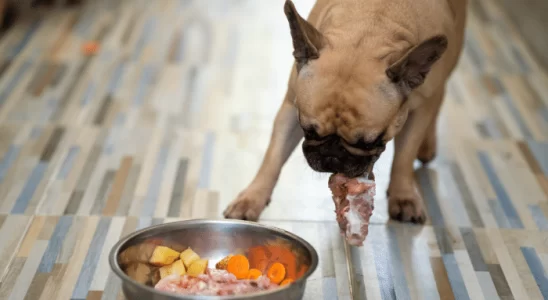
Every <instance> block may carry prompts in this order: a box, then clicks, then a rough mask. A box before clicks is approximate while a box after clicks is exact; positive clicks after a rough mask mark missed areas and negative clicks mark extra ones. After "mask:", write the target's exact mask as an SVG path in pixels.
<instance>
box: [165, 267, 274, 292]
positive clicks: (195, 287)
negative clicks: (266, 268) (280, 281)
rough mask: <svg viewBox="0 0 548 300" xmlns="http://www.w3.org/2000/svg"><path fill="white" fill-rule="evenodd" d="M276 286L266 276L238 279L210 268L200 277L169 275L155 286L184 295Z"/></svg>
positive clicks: (248, 290)
mask: <svg viewBox="0 0 548 300" xmlns="http://www.w3.org/2000/svg"><path fill="white" fill-rule="evenodd" d="M276 287H278V285H277V284H273V283H271V282H270V280H269V279H268V277H266V276H261V277H259V278H257V279H256V280H238V279H236V276H234V275H233V274H231V273H228V272H227V271H225V270H216V269H208V270H207V273H206V274H202V275H199V276H198V277H191V276H188V275H183V276H181V275H176V274H174V275H169V276H167V277H164V278H163V279H162V280H160V282H158V284H156V286H155V287H154V288H155V289H157V290H160V291H165V292H172V293H177V294H183V295H202V296H227V295H243V294H249V293H253V292H260V291H265V290H271V289H274V288H276Z"/></svg>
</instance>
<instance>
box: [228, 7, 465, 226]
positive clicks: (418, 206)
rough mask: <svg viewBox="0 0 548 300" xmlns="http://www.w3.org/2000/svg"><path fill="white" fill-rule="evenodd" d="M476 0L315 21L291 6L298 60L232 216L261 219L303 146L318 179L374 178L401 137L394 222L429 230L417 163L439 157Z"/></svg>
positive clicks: (333, 11) (329, 15) (392, 193)
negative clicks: (441, 119) (450, 83)
mask: <svg viewBox="0 0 548 300" xmlns="http://www.w3.org/2000/svg"><path fill="white" fill-rule="evenodd" d="M466 9H467V0H391V1H385V0H317V2H316V4H315V5H314V7H313V8H312V11H311V12H310V15H309V17H308V19H307V20H305V19H304V18H303V17H301V16H300V15H299V13H298V12H297V10H296V8H295V6H294V4H293V3H292V2H291V1H290V0H287V1H286V2H285V6H284V11H285V15H286V17H287V20H288V22H289V28H290V32H291V37H292V40H293V50H294V51H293V56H294V58H295V63H294V65H293V67H292V69H291V74H290V77H289V83H288V88H287V92H286V95H285V99H284V101H283V102H282V105H281V108H280V109H279V111H278V113H277V116H276V119H275V121H274V127H273V128H274V129H273V132H272V136H271V140H270V144H269V147H268V150H267V152H266V154H265V157H264V160H263V163H262V165H261V167H260V169H259V170H258V172H257V174H256V176H255V178H254V180H253V181H252V182H251V183H250V184H249V186H248V187H247V188H246V189H245V190H243V191H242V192H241V193H240V194H239V195H238V196H237V198H236V199H235V200H234V201H233V202H232V203H231V204H230V205H229V206H228V207H227V208H226V209H225V211H224V216H225V217H226V218H235V219H246V220H257V219H258V218H259V216H260V214H261V212H262V211H263V210H264V208H265V207H266V206H267V205H268V203H269V202H270V197H271V194H272V191H273V189H274V187H275V185H276V182H277V180H278V177H279V175H280V171H281V169H282V166H283V165H284V163H285V162H286V161H287V159H288V157H289V156H290V154H291V153H292V152H293V150H294V149H295V147H296V146H297V145H298V144H299V142H300V141H301V140H302V139H303V137H304V142H303V144H302V149H303V152H304V155H305V157H306V160H307V162H308V164H309V165H310V167H311V168H312V169H313V170H315V171H318V172H328V173H342V174H344V175H346V176H349V177H355V176H360V175H363V174H364V173H368V174H371V175H370V176H372V172H371V170H372V167H373V165H374V163H375V162H376V161H377V159H378V158H379V156H380V155H381V154H382V153H383V151H384V150H385V145H386V143H387V142H389V141H391V140H392V139H394V146H395V155H394V160H393V163H392V170H391V176H390V184H389V188H388V191H387V195H388V201H389V205H388V207H389V214H390V217H391V218H393V219H396V220H400V221H404V222H414V223H424V221H425V220H426V214H425V209H424V204H423V200H422V198H421V195H420V193H419V192H418V190H417V186H416V182H415V179H414V176H413V162H414V160H415V159H419V160H420V161H421V162H422V163H428V162H430V161H431V160H432V159H434V157H435V155H436V121H437V116H438V113H439V110H440V106H441V104H442V102H443V98H444V93H445V86H446V83H447V80H448V78H449V76H450V75H451V73H452V71H453V69H454V68H455V65H456V64H457V62H458V60H459V57H460V54H461V50H462V44H463V39H464V31H465V23H466Z"/></svg>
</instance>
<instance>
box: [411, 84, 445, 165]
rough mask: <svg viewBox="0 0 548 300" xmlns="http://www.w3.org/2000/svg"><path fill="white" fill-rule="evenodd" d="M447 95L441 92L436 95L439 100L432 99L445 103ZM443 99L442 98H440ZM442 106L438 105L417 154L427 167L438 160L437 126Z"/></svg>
mask: <svg viewBox="0 0 548 300" xmlns="http://www.w3.org/2000/svg"><path fill="white" fill-rule="evenodd" d="M444 95H445V93H444V92H443V91H442V92H439V93H437V94H436V97H438V98H437V99H432V100H433V101H436V102H439V103H441V102H442V101H443V97H444ZM440 97H441V98H440ZM439 108H440V105H437V111H436V112H435V113H434V118H433V119H432V121H430V125H429V126H428V128H427V129H426V133H425V135H424V138H423V140H422V143H421V145H420V147H419V152H418V153H417V159H418V160H419V161H420V162H421V163H422V164H423V165H426V164H428V163H429V162H431V161H433V160H434V158H436V152H437V144H438V143H437V141H438V137H437V132H436V128H437V124H438V114H439Z"/></svg>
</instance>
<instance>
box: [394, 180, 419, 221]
mask: <svg viewBox="0 0 548 300" xmlns="http://www.w3.org/2000/svg"><path fill="white" fill-rule="evenodd" d="M387 194H388V213H389V215H390V218H392V219H394V220H397V221H401V222H411V223H416V224H424V222H425V221H426V212H425V210H424V204H423V201H422V197H421V196H420V194H419V193H418V192H416V190H415V189H414V188H406V189H395V188H393V189H389V190H388V192H387Z"/></svg>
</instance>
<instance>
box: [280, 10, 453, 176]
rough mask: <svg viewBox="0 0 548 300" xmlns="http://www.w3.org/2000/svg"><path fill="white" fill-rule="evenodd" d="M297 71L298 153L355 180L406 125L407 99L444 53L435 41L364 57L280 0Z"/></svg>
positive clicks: (442, 43)
mask: <svg viewBox="0 0 548 300" xmlns="http://www.w3.org/2000/svg"><path fill="white" fill-rule="evenodd" d="M284 10H285V14H286V16H287V19H288V21H289V25H290V30H291V36H292V39H293V48H294V51H293V56H294V57H295V65H296V68H297V79H296V84H295V86H294V88H295V90H294V92H295V94H296V98H295V105H296V107H297V110H298V118H299V123H300V125H301V127H302V129H303V130H304V133H305V134H304V135H305V141H304V143H303V151H304V154H305V157H306V159H307V161H308V164H309V165H310V166H311V167H312V168H313V169H314V170H316V171H318V172H330V173H343V174H345V175H347V176H359V175H362V174H364V173H366V172H370V171H371V169H372V167H373V164H374V163H375V161H376V160H377V159H378V158H379V156H380V154H381V153H382V152H383V151H384V149H385V146H386V143H387V142H388V141H390V140H391V139H392V138H393V137H394V136H395V135H396V134H397V133H398V132H399V131H400V130H401V128H402V127H403V125H404V123H405V121H406V120H407V115H408V110H409V108H408V105H406V102H407V101H406V99H407V98H408V95H409V94H410V93H411V92H412V91H413V90H414V89H415V88H417V87H418V86H420V85H421V84H422V83H423V82H424V80H425V77H426V75H427V74H428V72H429V71H430V68H431V67H432V65H433V64H434V62H436V61H437V60H438V59H439V58H440V56H441V55H442V54H443V52H444V51H445V49H446V48H447V39H446V38H445V37H444V36H435V37H433V38H430V39H428V40H426V41H424V42H422V43H420V44H419V45H416V46H414V47H411V48H410V49H407V51H406V52H405V53H403V55H401V57H398V58H397V59H395V61H394V62H387V60H386V59H380V58H374V57H371V56H368V57H361V56H360V55H359V54H360V53H361V52H360V49H359V46H354V47H353V48H352V47H349V46H348V45H344V46H343V45H333V44H332V43H333V41H330V40H329V39H328V38H327V37H326V36H324V35H323V34H322V33H320V32H319V31H318V30H317V29H316V28H315V27H314V26H313V25H312V24H310V23H309V22H307V21H306V20H305V19H303V18H302V17H301V16H300V15H299V14H298V12H297V10H296V9H295V6H294V5H293V3H292V2H291V1H290V0H287V1H286V3H285V7H284Z"/></svg>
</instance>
